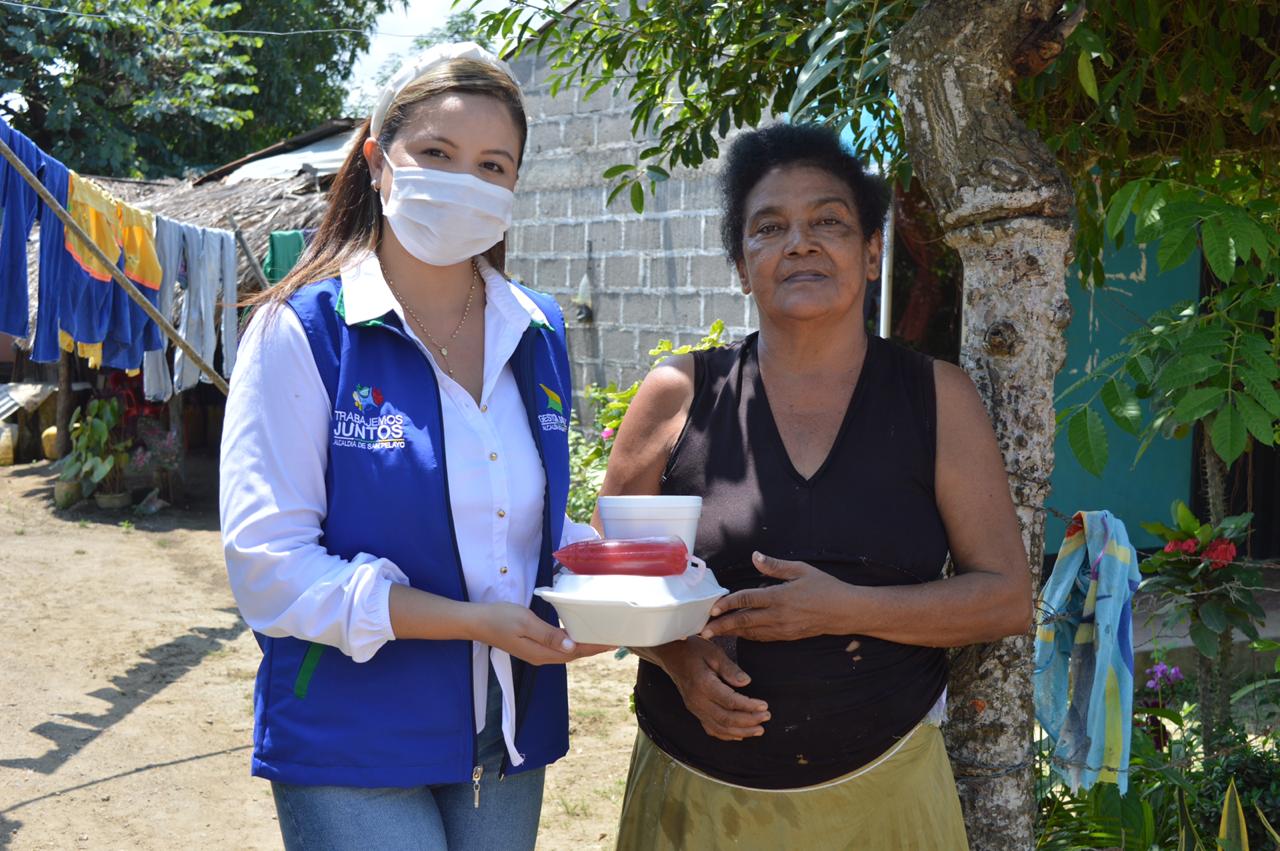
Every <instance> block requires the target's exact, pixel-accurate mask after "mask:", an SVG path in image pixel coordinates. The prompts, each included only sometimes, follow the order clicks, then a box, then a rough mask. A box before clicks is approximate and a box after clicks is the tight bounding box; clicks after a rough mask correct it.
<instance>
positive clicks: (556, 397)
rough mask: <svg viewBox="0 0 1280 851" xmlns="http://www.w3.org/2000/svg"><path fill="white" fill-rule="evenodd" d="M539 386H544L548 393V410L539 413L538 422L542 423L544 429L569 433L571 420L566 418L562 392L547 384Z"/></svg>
mask: <svg viewBox="0 0 1280 851" xmlns="http://www.w3.org/2000/svg"><path fill="white" fill-rule="evenodd" d="M538 386H539V387H541V388H542V392H543V393H546V394H547V410H546V412H545V413H541V414H538V422H539V423H541V424H542V430H543V431H563V432H566V433H568V431H569V420H568V419H566V418H565V415H564V402H563V401H562V400H561V399H560V394H559V393H557V392H556V391H554V390H552V389H551V388H550V387H548V386H547V385H545V384H539V385H538Z"/></svg>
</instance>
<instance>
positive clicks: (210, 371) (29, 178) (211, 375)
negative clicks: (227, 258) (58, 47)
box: [0, 128, 235, 394]
mask: <svg viewBox="0 0 1280 851" xmlns="http://www.w3.org/2000/svg"><path fill="white" fill-rule="evenodd" d="M10 132H11V133H17V131H14V130H12V129H11V128H10ZM24 138H25V137H24ZM33 147H34V146H33ZM40 153H41V154H42V155H43V156H45V157H46V158H47V160H49V161H52V162H56V161H54V160H52V158H50V157H48V155H47V154H44V152H40ZM0 155H2V156H3V158H4V159H5V160H6V161H7V162H8V164H9V167H10V168H12V169H13V170H14V171H15V173H17V174H18V175H19V176H20V177H21V178H22V180H23V181H25V182H26V184H27V185H28V186H29V187H30V188H31V190H32V191H34V192H35V194H36V196H37V197H38V198H39V199H40V201H41V202H43V203H44V205H45V206H46V207H47V208H48V209H49V210H50V211H52V212H53V213H54V215H55V216H56V217H57V218H58V220H59V221H60V222H61V224H62V226H63V227H64V228H66V229H67V230H68V231H69V232H70V233H71V234H72V235H74V236H75V237H76V239H77V240H79V243H78V245H79V247H81V248H82V249H83V250H85V251H87V252H88V254H89V255H90V256H91V257H92V259H93V260H94V261H96V264H97V265H98V266H100V267H101V270H102V271H103V272H104V273H105V274H107V275H109V276H110V278H111V279H112V280H113V281H114V283H115V284H116V285H118V286H119V287H120V288H121V290H123V292H124V293H125V294H126V295H127V296H128V297H129V299H130V300H131V301H132V302H133V303H134V304H136V305H137V307H138V308H140V309H141V310H142V312H143V313H144V314H145V315H146V316H147V318H149V319H151V320H152V321H153V322H154V323H155V325H156V327H157V328H158V329H159V330H160V333H162V334H163V335H164V336H165V337H167V338H168V339H169V340H171V341H172V342H173V344H174V346H175V347H177V349H178V350H179V352H180V353H181V357H180V358H179V362H178V363H176V364H175V366H176V367H179V368H181V367H183V366H185V364H186V363H188V362H189V364H190V366H191V367H193V368H194V369H195V370H196V371H197V373H203V374H204V375H205V376H206V377H207V378H208V380H209V381H210V382H211V383H212V384H213V385H214V386H215V387H217V388H218V389H219V390H220V391H222V393H223V394H226V393H227V392H228V387H227V383H226V381H225V379H223V377H222V376H221V375H219V374H218V373H217V371H216V370H215V369H214V368H213V367H212V366H211V365H210V364H209V363H208V362H207V361H206V360H205V359H204V357H203V356H202V355H201V353H200V352H199V351H197V350H196V349H195V347H193V346H192V345H191V343H190V342H189V341H188V340H186V339H185V338H184V337H183V336H182V334H180V333H179V332H178V330H177V329H176V328H174V327H173V325H172V324H171V322H170V321H169V319H168V318H167V317H165V316H164V315H162V314H161V312H160V310H158V309H157V308H156V306H155V305H154V304H152V302H151V301H150V300H149V299H148V298H147V297H146V296H144V295H143V294H142V293H141V292H140V291H139V290H138V288H137V286H135V284H134V282H133V281H130V280H129V278H128V277H127V276H126V275H125V273H124V271H122V270H121V269H120V268H118V266H117V262H118V261H116V260H112V259H111V258H109V257H108V256H107V255H106V253H105V252H103V250H102V249H101V247H100V246H99V245H98V244H97V243H96V242H95V241H94V240H93V238H92V237H91V236H90V235H89V234H88V233H86V232H85V230H84V229H83V228H82V227H81V226H80V224H79V223H77V222H76V220H75V219H74V218H73V217H72V216H71V214H70V213H69V212H68V211H67V209H66V208H65V207H64V206H63V205H62V203H60V202H59V201H58V199H57V198H55V197H54V195H53V194H52V193H51V192H50V191H49V189H48V188H47V187H46V186H45V185H44V183H43V182H42V181H41V180H40V178H38V177H36V175H35V174H34V173H33V172H32V171H31V170H30V168H28V167H27V165H26V163H24V162H23V161H22V159H21V158H20V157H19V156H18V155H17V154H16V153H15V152H14V150H13V149H12V148H11V147H10V146H9V144H8V143H7V142H6V141H5V139H4V138H0ZM59 165H60V164H59ZM5 203H6V205H10V204H16V203H17V202H16V199H12V198H6V199H5ZM7 215H11V216H14V218H15V219H16V218H17V215H16V211H14V210H9V211H8V212H7ZM45 238H46V236H45V234H44V232H43V229H42V235H41V239H45ZM234 250H235V249H234V243H232V244H231V252H232V267H233V268H234ZM42 256H43V252H42ZM77 259H81V258H77ZM174 272H176V270H171V271H170V274H173V273H174ZM42 274H43V273H42ZM159 285H160V284H159V282H158V281H157V282H156V286H157V287H159ZM42 309H52V307H51V306H49V305H45V306H43V307H42ZM233 309H234V308H233ZM224 331H225V327H224ZM232 333H234V322H233V323H232ZM215 344H216V343H215ZM233 345H234V343H233V342H228V341H226V340H224V366H225V365H226V363H227V360H228V358H227V357H226V351H225V349H226V348H230V347H232V346H233ZM206 348H207V349H208V350H210V351H211V350H212V347H211V346H206ZM232 357H233V355H232ZM184 359H185V360H184ZM162 363H163V361H162ZM164 368H165V370H166V376H167V364H164ZM188 371H189V370H188ZM228 371H229V370H228Z"/></svg>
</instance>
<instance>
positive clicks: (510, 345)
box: [220, 253, 596, 765]
mask: <svg viewBox="0 0 1280 851" xmlns="http://www.w3.org/2000/svg"><path fill="white" fill-rule="evenodd" d="M479 263H480V272H481V275H482V277H483V279H484V288H485V289H484V293H485V309H484V331H485V341H484V384H483V389H482V391H481V395H480V401H479V403H477V402H476V400H475V399H473V398H472V396H471V394H470V393H468V392H467V391H466V390H465V389H464V388H463V387H462V386H461V385H460V384H458V383H457V382H456V381H454V380H453V378H451V377H450V376H449V375H448V373H446V372H444V371H443V370H442V369H441V368H440V367H439V365H438V364H437V363H436V361H435V358H434V356H433V355H432V353H431V351H430V350H429V349H427V348H426V347H425V346H424V345H423V344H422V342H421V341H420V340H419V339H418V337H417V336H416V334H415V333H414V331H413V328H412V326H411V325H410V324H409V323H408V322H405V321H404V313H403V309H402V308H401V305H400V303H399V301H398V300H397V299H396V298H395V296H394V294H393V293H392V292H391V290H390V288H389V287H388V286H387V283H386V279H385V278H384V277H383V275H382V268H381V265H380V264H379V263H378V259H377V257H376V255H374V254H371V253H370V254H368V255H366V256H364V257H363V258H361V259H359V260H357V261H356V262H354V263H352V264H351V265H349V266H348V267H347V268H345V269H343V270H342V275H341V280H342V301H343V306H344V308H345V312H346V322H347V324H348V325H353V324H356V323H359V322H365V321H367V320H370V319H376V318H378V317H380V316H384V315H386V314H387V313H388V312H394V313H395V314H396V316H398V317H399V318H400V320H401V324H402V326H403V327H404V328H405V330H406V332H407V333H408V335H409V337H410V338H411V339H412V340H413V341H414V343H416V344H417V346H418V349H419V350H420V351H421V353H422V355H423V356H424V357H425V358H426V359H427V361H428V362H429V363H430V364H431V367H432V369H433V370H434V372H435V375H436V379H437V381H438V383H439V386H440V395H441V410H442V411H443V415H444V423H443V425H444V442H445V445H446V446H447V447H448V451H447V452H446V455H445V468H446V471H447V473H448V476H449V496H450V501H451V504H452V511H453V521H454V527H455V529H456V531H457V539H458V553H459V555H460V557H461V559H462V571H463V575H464V578H465V580H466V585H467V595H468V597H469V599H470V600H471V601H472V602H476V603H496V602H506V603H516V604H518V605H522V606H527V605H529V602H530V600H531V599H532V595H533V587H534V583H535V581H536V575H537V570H538V559H539V554H540V551H541V544H542V514H543V493H544V490H545V486H546V476H545V473H544V472H543V469H542V462H541V459H540V457H539V455H538V450H537V446H536V444H535V443H534V438H533V434H532V432H531V431H530V429H529V420H528V417H527V415H526V413H525V408H524V402H523V401H522V399H521V397H520V390H519V387H518V386H517V385H516V380H515V375H514V373H513V372H512V370H511V366H510V364H509V363H508V361H509V360H510V358H511V355H512V354H513V353H514V352H515V350H516V346H517V345H518V344H519V342H520V339H521V337H522V336H523V334H524V332H525V330H526V329H527V328H528V327H529V324H530V322H531V321H535V320H537V321H545V317H544V316H543V314H542V312H541V310H539V308H538V307H537V306H536V305H534V304H533V302H532V301H531V300H530V299H529V298H528V297H527V296H526V295H525V294H524V293H522V292H520V291H519V290H518V289H517V288H516V287H515V286H514V285H513V284H511V283H510V282H509V281H507V280H506V279H505V278H504V277H503V276H502V275H501V274H500V273H498V272H497V271H496V270H494V269H493V268H492V267H490V266H489V265H488V264H487V263H485V262H484V261H483V260H480V261H479ZM331 417H332V404H331V402H330V400H329V394H328V391H327V390H326V389H325V386H324V383H323V381H322V380H321V379H320V374H319V372H318V370H317V369H316V365H315V360H314V358H313V357H312V354H311V346H310V344H309V343H308V341H307V335H306V332H305V330H304V329H303V327H302V323H301V322H300V321H299V320H298V317H297V315H296V314H294V312H293V311H292V310H288V309H283V310H277V311H274V312H266V311H264V315H262V316H260V317H257V318H256V319H255V320H254V321H253V322H252V323H250V325H249V329H248V331H247V332H246V334H245V337H244V339H243V340H242V341H241V346H240V352H239V358H238V360H237V364H236V369H235V372H234V374H233V375H232V377H231V395H230V397H229V398H228V400H227V409H226V417H225V420H224V424H223V434H222V460H221V472H220V475H221V477H222V486H221V496H220V501H221V515H222V537H223V548H224V551H225V555H226V561H227V574H228V576H229V577H230V581H231V590H232V592H233V593H234V594H235V597H236V602H237V603H238V604H239V606H240V611H241V613H242V614H243V616H244V619H245V621H246V622H247V623H248V624H249V626H251V627H252V628H253V629H255V630H257V631H258V632H261V633H263V634H264V635H268V636H272V637H284V636H292V637H294V638H300V639H303V640H305V641H314V642H318V643H321V644H327V645H332V646H334V647H337V648H338V649H339V650H341V651H342V652H343V653H345V654H347V655H348V656H350V657H351V658H352V659H353V660H355V661H356V662H364V661H367V660H369V659H371V658H372V657H373V655H374V654H375V653H376V652H377V651H378V649H379V648H380V647H382V645H383V644H385V643H386V642H388V641H391V640H393V639H394V637H395V636H394V635H393V633H392V630H391V619H390V613H389V611H388V606H387V599H388V594H389V592H390V589H391V585H392V584H393V583H399V584H402V585H407V584H408V582H409V580H408V577H406V576H405V574H404V573H403V571H401V570H400V568H398V567H397V566H396V565H395V564H393V563H391V562H390V561H388V560H387V559H385V558H380V557H379V556H378V554H377V553H360V554H358V555H357V556H355V557H354V558H352V559H350V560H347V559H343V558H339V557H338V556H335V555H333V554H331V553H329V552H328V551H327V550H325V549H324V548H323V547H322V546H321V545H320V543H319V540H320V534H321V530H320V527H321V524H322V523H323V521H324V518H325V513H326V510H327V496H326V491H325V482H324V479H325V469H326V467H327V464H328V445H329V436H330V435H329V433H330V426H331V422H330V420H331ZM282 424H287V427H281V425H282ZM494 456H496V459H495V457H494ZM594 537H596V533H595V531H594V530H593V529H592V528H591V527H590V526H586V525H583V524H579V523H574V522H572V521H570V520H568V518H566V519H565V526H564V533H563V534H562V535H561V540H560V542H559V543H560V544H561V545H562V546H563V545H564V544H568V543H573V542H575V541H579V540H584V539H587V538H594ZM490 662H492V664H493V668H494V671H495V673H496V675H497V679H498V682H499V684H500V685H501V686H502V696H503V701H502V702H503V706H502V731H503V736H504V738H505V740H506V744H507V752H508V754H509V756H510V759H511V762H512V764H513V765H519V764H520V763H521V762H523V757H522V756H521V755H520V754H519V753H518V752H517V751H516V748H515V722H516V719H515V688H514V683H513V680H512V673H511V658H510V656H508V655H507V653H506V652H505V651H502V650H499V649H497V648H491V647H488V646H486V645H483V644H480V643H479V642H475V643H474V644H473V648H472V670H473V684H474V693H473V700H474V705H475V718H476V732H479V731H480V729H481V728H482V727H483V725H484V719H485V710H486V702H487V695H488V689H487V685H488V666H489V664H490Z"/></svg>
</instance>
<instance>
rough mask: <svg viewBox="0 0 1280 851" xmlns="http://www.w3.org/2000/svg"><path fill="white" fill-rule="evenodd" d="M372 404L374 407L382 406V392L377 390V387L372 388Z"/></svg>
mask: <svg viewBox="0 0 1280 851" xmlns="http://www.w3.org/2000/svg"><path fill="white" fill-rule="evenodd" d="M373 404H375V405H381V404H382V391H381V390H379V389H378V388H377V387H375V388H373Z"/></svg>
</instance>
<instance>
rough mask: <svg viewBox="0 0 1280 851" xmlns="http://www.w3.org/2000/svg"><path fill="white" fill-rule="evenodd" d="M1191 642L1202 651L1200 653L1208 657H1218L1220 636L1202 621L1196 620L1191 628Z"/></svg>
mask: <svg viewBox="0 0 1280 851" xmlns="http://www.w3.org/2000/svg"><path fill="white" fill-rule="evenodd" d="M1190 634H1191V643H1193V644H1194V645H1195V646H1196V650H1199V651H1200V655H1201V656H1204V657H1206V658H1208V659H1217V658H1218V636H1217V633H1215V632H1214V631H1213V630H1211V629H1209V627H1207V626H1205V625H1204V624H1203V623H1201V622H1200V621H1194V622H1193V623H1192V624H1191V629H1190Z"/></svg>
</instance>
